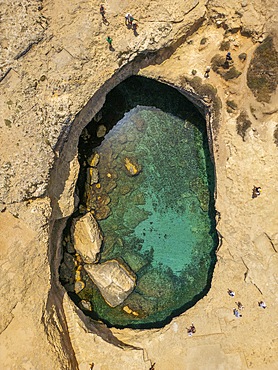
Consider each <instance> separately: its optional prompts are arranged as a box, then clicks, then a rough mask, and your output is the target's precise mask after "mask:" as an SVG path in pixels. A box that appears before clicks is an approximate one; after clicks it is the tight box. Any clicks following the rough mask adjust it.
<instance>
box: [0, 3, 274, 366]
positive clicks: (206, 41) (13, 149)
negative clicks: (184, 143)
mask: <svg viewBox="0 0 278 370" xmlns="http://www.w3.org/2000/svg"><path fill="white" fill-rule="evenodd" d="M105 6H106V16H107V19H108V21H109V25H108V26H107V25H105V24H103V22H102V19H101V16H100V14H99V3H96V2H93V3H91V2H88V1H86V0H84V1H82V2H80V1H77V2H65V1H62V0H60V1H55V2H53V1H48V2H44V1H39V2H38V1H35V0H29V1H27V0H25V1H21V2H15V3H13V4H10V2H8V1H4V2H3V7H2V10H1V12H2V15H3V16H2V23H1V26H0V27H1V32H2V34H3V35H4V36H3V38H2V40H1V46H2V50H3V53H2V55H1V61H0V62H1V65H0V66H1V87H2V89H1V94H2V97H3V98H2V99H1V103H0V107H1V112H2V114H1V118H0V129H1V131H0V135H1V142H2V145H1V149H0V150H1V156H0V158H1V164H0V169H1V170H0V171H1V172H0V173H1V189H0V200H1V213H0V227H1V266H2V267H1V268H2V274H3V280H2V284H1V320H0V333H1V345H0V346H1V354H0V360H1V364H2V366H3V368H5V369H21V368H34V369H37V368H40V369H54V368H55V369H65V368H66V369H77V368H79V369H81V370H83V369H84V370H85V369H90V367H91V368H93V367H94V368H95V369H97V368H98V369H119V370H121V369H125V368H128V369H136V370H138V369H140V370H141V369H149V368H150V367H151V364H152V363H155V369H158V370H164V369H165V370H168V369H169V368H174V369H177V370H178V369H181V370H182V369H185V368H186V369H190V370H192V369H198V370H199V369H206V370H207V369H212V370H214V369H220V368H224V369H249V368H250V369H256V370H259V369H274V368H276V367H278V358H277V343H278V342H277V338H278V327H277V325H276V322H275V317H276V316H275V315H276V307H277V293H276V290H277V267H278V259H277V250H278V233H277V230H278V225H277V219H278V218H277V209H276V208H277V207H276V206H275V205H276V202H275V200H276V198H277V183H278V181H277V180H278V178H277V177H278V175H277V170H276V167H277V165H276V164H277V159H278V158H277V157H278V151H277V140H278V139H277V136H278V134H277V132H278V129H277V118H278V117H277V108H276V105H275V102H276V101H277V91H276V90H277V66H275V56H277V49H278V47H277V35H276V33H275V32H276V31H275V30H277V21H276V20H275V7H276V3H275V1H273V0H269V1H267V2H261V1H259V2H257V1H256V2H250V3H248V2H246V1H237V0H234V1H232V2H230V3H229V4H225V7H223V6H222V5H221V4H220V3H218V2H217V1H193V2H188V3H186V4H184V3H181V1H180V0H177V1H174V2H173V1H171V2H170V1H168V0H166V1H165V2H164V3H163V4H161V3H157V2H150V1H146V0H144V1H143V0H142V1H139V2H137V3H136V4H134V3H130V2H129V1H128V0H127V1H124V2H115V1H113V2H112V3H111V4H110V3H109V4H105ZM127 12H131V13H132V14H133V15H134V17H135V18H136V19H138V25H139V27H138V36H135V35H134V34H133V32H132V31H131V30H129V29H127V28H125V25H124V15H125V14H126V13H127ZM8 30H9V32H8ZM108 32H109V34H110V35H111V37H112V38H113V47H114V49H115V51H113V52H111V51H110V50H109V49H108V47H107V45H106V41H105V39H106V37H107V33H108ZM268 36H270V39H269V38H267V37H268ZM266 40H267V41H266ZM269 40H272V41H269ZM260 45H261V48H260V49H258V47H259V46H260ZM227 47H228V50H229V51H231V54H232V58H233V61H234V65H233V67H235V70H233V72H232V73H230V74H228V75H226V72H228V71H226V70H224V69H223V60H221V58H223V57H224V58H225V55H226V53H227V51H228V50H226V48H227ZM257 50H259V52H256V51H257ZM243 54H245V55H246V57H245V58H242V57H240V56H242V55H243ZM217 55H219V57H217V58H215V57H216V56H217ZM261 56H264V58H265V59H264V58H262V60H261V59H260V57H261ZM273 56H274V59H273V58H272V57H273ZM213 58H214V59H213ZM276 58H277V57H276ZM266 60H267V61H269V62H266ZM273 60H274V62H273ZM276 60H277V59H276ZM273 63H274V65H273ZM207 66H211V70H210V73H209V78H205V77H204V74H205V70H206V67H207ZM193 71H194V72H193ZM258 71H262V72H263V73H262V75H259V72H258ZM237 72H238V73H237ZM252 73H253V75H252ZM136 74H139V75H142V76H145V77H149V78H153V79H156V80H158V81H162V82H164V83H167V84H169V85H171V86H175V87H176V88H177V89H179V90H180V91H183V92H184V94H185V95H186V96H188V97H189V98H190V99H191V100H193V101H194V102H195V103H196V105H198V106H199V107H201V109H203V110H204V111H205V115H206V119H207V124H208V128H209V132H211V140H210V143H211V150H212V151H213V157H214V163H215V171H216V178H217V193H216V209H217V211H218V217H217V222H218V223H217V230H218V232H219V235H221V240H222V244H221V246H220V247H219V249H218V252H217V258H218V262H217V265H216V268H215V271H214V276H213V281H212V286H211V289H210V291H209V293H208V294H207V296H206V297H204V298H203V299H202V300H201V301H199V302H198V303H197V304H196V305H195V306H194V307H193V308H191V309H190V310H188V311H187V312H185V313H184V314H182V315H181V316H179V317H177V318H175V319H173V321H172V322H171V323H170V324H169V325H167V326H166V327H164V328H162V329H153V330H131V329H124V330H119V329H108V328H107V327H106V326H105V325H104V324H101V323H99V322H93V321H91V320H89V319H88V318H87V317H85V316H84V314H83V313H82V312H81V310H80V309H78V308H77V307H76V306H75V305H74V303H73V302H72V301H71V300H70V298H69V297H68V295H67V294H66V292H65V290H64V288H63V287H62V286H61V284H60V282H59V275H58V268H59V265H60V261H61V257H62V245H61V241H62V231H63V229H64V227H65V225H66V221H67V217H69V216H70V215H71V214H72V212H73V210H74V209H75V207H76V204H77V198H76V194H75V185H76V180H77V174H78V171H79V164H78V160H77V150H78V148H77V146H78V140H79V136H80V135H81V132H82V130H83V128H84V127H85V126H86V125H87V123H88V122H89V121H90V120H91V119H92V118H93V117H94V116H95V115H96V114H97V113H98V112H99V110H100V109H101V107H102V105H103V103H104V100H105V96H106V94H107V93H108V92H109V91H111V89H112V88H113V87H114V86H116V85H117V84H118V83H119V82H121V81H123V80H124V79H125V78H127V77H129V76H131V75H136ZM254 75H255V79H254ZM256 76H257V77H258V78H257V79H256ZM267 76H270V79H271V81H272V82H273V81H274V84H272V83H270V82H269V79H268V77H267ZM259 77H260V78H259ZM261 77H266V78H265V79H264V78H262V79H261ZM195 99H197V100H195ZM203 102H204V103H203ZM253 186H261V187H262V193H261V195H260V196H259V197H258V198H256V199H252V188H253ZM228 288H230V289H233V290H234V291H235V294H236V296H235V297H234V298H232V297H230V296H229V295H228V294H227V289H228ZM261 300H263V301H265V302H266V304H267V308H266V309H261V307H259V306H258V302H259V301H261ZM235 301H240V302H242V303H243V305H244V310H243V312H242V317H240V318H237V317H235V316H234V314H233V308H234V307H235ZM192 321H193V322H194V325H195V327H196V333H194V334H193V335H192V336H188V333H187V331H186V328H187V327H188V326H190V325H191V323H192Z"/></svg>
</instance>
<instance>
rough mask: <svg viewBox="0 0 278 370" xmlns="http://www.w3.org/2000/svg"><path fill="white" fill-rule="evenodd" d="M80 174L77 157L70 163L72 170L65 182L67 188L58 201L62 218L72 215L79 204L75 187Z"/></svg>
mask: <svg viewBox="0 0 278 370" xmlns="http://www.w3.org/2000/svg"><path fill="white" fill-rule="evenodd" d="M78 172H79V162H78V157H77V155H76V156H75V157H74V159H73V160H72V161H71V162H70V170H69V175H68V178H67V180H66V182H65V187H64V190H63V192H62V194H61V195H60V198H59V200H58V204H59V208H60V211H61V213H62V217H67V216H69V215H71V214H72V213H73V211H74V209H75V206H76V205H77V203H78V197H77V195H76V194H75V185H76V180H77V176H78Z"/></svg>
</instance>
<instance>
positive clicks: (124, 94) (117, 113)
mask: <svg viewBox="0 0 278 370" xmlns="http://www.w3.org/2000/svg"><path fill="white" fill-rule="evenodd" d="M138 105H140V106H149V107H156V108H158V109H160V110H162V111H163V112H166V113H170V114H172V115H173V116H175V117H179V118H181V119H186V120H188V119H189V118H190V121H191V122H192V123H193V124H194V125H195V126H196V128H197V129H198V130H199V131H200V133H201V134H202V143H203V149H204V152H205V167H206V174H207V181H208V188H209V204H208V210H207V212H208V216H209V220H210V231H209V235H210V237H211V239H212V240H213V248H212V249H211V250H210V252H209V256H210V263H209V265H208V263H207V270H206V271H207V275H206V278H204V277H203V283H205V284H204V288H203V289H202V290H201V291H200V292H199V293H197V294H196V295H194V296H193V294H192V295H191V297H192V296H193V298H192V299H191V300H189V301H188V302H186V303H185V304H184V305H181V306H180V307H179V308H177V309H175V310H172V311H171V314H170V315H168V316H167V317H166V318H165V319H163V320H161V321H159V320H156V319H155V318H154V319H153V320H152V318H151V317H150V321H149V322H147V323H142V322H141V323H139V322H138V323H136V322H134V320H133V321H132V323H130V324H129V323H125V324H124V325H116V324H113V325H112V324H111V323H110V322H108V321H107V320H106V319H105V318H104V317H100V316H99V315H98V314H97V313H96V312H91V311H86V310H84V313H85V314H86V315H87V316H89V317H90V318H92V319H94V320H101V321H102V322H103V323H105V324H106V325H107V326H108V327H116V328H127V327H129V328H134V329H135V328H136V329H150V328H161V327H163V326H165V325H167V324H169V323H170V321H171V320H172V318H173V317H176V316H178V315H180V314H182V313H183V312H185V311H186V310H188V309H189V308H191V307H192V306H194V305H195V304H196V303H197V302H198V301H199V300H200V299H201V298H203V297H204V296H205V295H206V294H207V293H208V291H209V289H210V287H211V280H212V275H213V270H214V266H215V263H216V254H215V251H216V248H217V245H218V236H217V233H216V222H215V207H214V186H215V179H214V169H213V163H212V161H211V159H210V152H209V145H208V139H207V133H206V124H205V120H204V118H203V117H202V116H201V114H200V113H199V111H198V110H197V109H196V108H195V106H194V105H193V104H192V103H191V102H190V101H188V100H187V99H186V98H185V97H184V96H183V95H182V94H181V93H180V92H178V91H177V90H175V89H174V88H172V87H169V86H168V85H165V84H162V83H159V82H157V81H154V80H151V79H147V78H145V77H139V76H132V77H130V78H128V79H127V80H125V81H123V82H122V83H120V84H119V85H118V86H116V87H115V88H114V89H113V90H112V91H111V92H110V93H108V94H107V97H106V102H105V104H104V106H103V108H102V109H101V111H100V112H99V113H98V114H97V116H96V117H95V118H94V119H93V120H92V121H91V122H90V123H89V124H88V125H87V126H86V130H87V132H88V133H89V135H90V140H88V139H87V137H86V135H81V137H80V141H79V160H80V164H82V165H83V163H84V162H85V158H86V156H87V157H88V153H89V154H90V153H92V152H93V151H94V149H95V148H97V147H98V146H100V144H101V143H102V140H103V138H98V137H97V127H99V126H100V125H104V126H105V127H106V128H107V132H109V131H110V130H111V129H112V128H113V127H114V126H115V125H116V124H117V123H118V122H119V121H120V120H121V119H122V118H123V117H124V115H125V113H127V112H129V111H130V110H131V109H133V108H134V107H137V106H138ZM82 165H81V169H80V173H79V178H78V182H77V190H78V192H79V194H78V195H79V196H80V199H81V204H82V199H83V193H84V189H85V181H86V172H87V167H86V166H82ZM83 206H84V207H85V206H86V204H83ZM76 216H78V212H77V213H75V214H74V215H73V216H72V217H71V218H70V219H69V220H68V227H67V228H68V229H69V228H70V224H71V220H72V218H73V217H76ZM200 264H202V260H200ZM200 268H201V267H200ZM200 276H201V275H200ZM62 283H63V285H65V281H62ZM68 294H69V296H70V297H71V299H72V300H73V301H74V302H75V303H76V304H77V305H78V306H80V302H81V298H80V297H79V296H78V295H77V294H76V293H74V291H72V290H71V291H68Z"/></svg>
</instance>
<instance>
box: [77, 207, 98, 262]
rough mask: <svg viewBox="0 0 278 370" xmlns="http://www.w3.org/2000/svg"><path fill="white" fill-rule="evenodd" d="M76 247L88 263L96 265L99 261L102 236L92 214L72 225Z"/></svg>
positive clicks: (87, 214)
mask: <svg viewBox="0 0 278 370" xmlns="http://www.w3.org/2000/svg"><path fill="white" fill-rule="evenodd" d="M71 232H72V237H73V241H74V247H75V249H76V251H77V253H78V254H80V256H81V257H82V259H83V261H84V262H86V263H95V262H97V261H98V259H99V252H100V248H101V243H102V239H103V237H102V234H101V232H100V229H99V226H98V223H97V221H96V220H95V218H94V216H93V215H92V214H91V213H86V214H85V215H84V216H83V217H81V218H79V219H77V220H74V222H73V225H72V230H71Z"/></svg>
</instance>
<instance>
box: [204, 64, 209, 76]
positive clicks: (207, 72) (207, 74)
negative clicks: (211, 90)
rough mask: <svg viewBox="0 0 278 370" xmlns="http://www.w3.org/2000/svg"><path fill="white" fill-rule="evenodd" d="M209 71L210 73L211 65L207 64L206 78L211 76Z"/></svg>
mask: <svg viewBox="0 0 278 370" xmlns="http://www.w3.org/2000/svg"><path fill="white" fill-rule="evenodd" d="M209 73H210V66H207V68H206V70H205V76H204V77H205V78H209Z"/></svg>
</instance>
